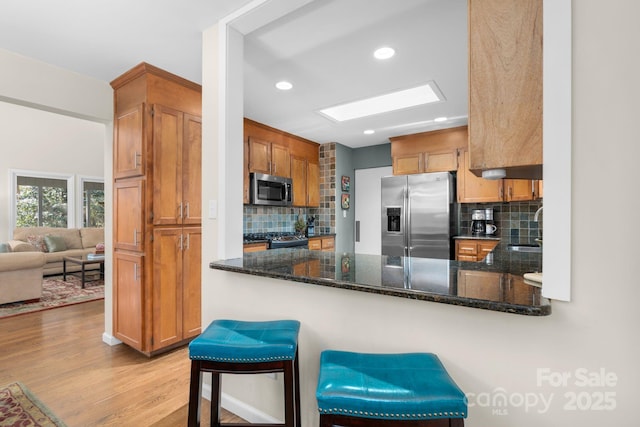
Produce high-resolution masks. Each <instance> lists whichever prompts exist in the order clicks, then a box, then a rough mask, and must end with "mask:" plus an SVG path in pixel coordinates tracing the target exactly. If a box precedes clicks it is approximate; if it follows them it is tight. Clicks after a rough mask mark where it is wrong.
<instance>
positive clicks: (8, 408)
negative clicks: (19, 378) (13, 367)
mask: <svg viewBox="0 0 640 427" xmlns="http://www.w3.org/2000/svg"><path fill="white" fill-rule="evenodd" d="M0 426H3V427H66V425H65V423H63V422H62V421H61V420H60V419H58V418H57V417H56V416H55V415H54V414H53V413H52V412H51V410H50V409H49V408H47V407H46V406H45V404H44V403H42V402H40V400H38V398H37V397H35V396H34V395H33V393H31V392H30V391H29V389H28V388H27V387H26V386H25V385H24V384H21V383H19V382H16V383H13V384H9V385H8V386H6V387H2V388H0Z"/></svg>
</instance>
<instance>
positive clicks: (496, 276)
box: [457, 270, 541, 306]
mask: <svg viewBox="0 0 640 427" xmlns="http://www.w3.org/2000/svg"><path fill="white" fill-rule="evenodd" d="M457 283H458V296H461V297H465V298H475V299H484V300H489V301H497V302H507V303H509V304H517V305H527V306H530V305H532V304H536V303H538V302H539V301H540V297H541V296H540V295H541V293H540V291H541V289H540V288H539V287H536V286H531V285H528V284H527V283H525V282H524V278H523V277H522V276H518V275H515V274H508V273H492V272H487V271H472V270H458V282H457Z"/></svg>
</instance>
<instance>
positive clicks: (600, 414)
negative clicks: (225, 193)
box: [203, 0, 640, 427]
mask: <svg viewBox="0 0 640 427" xmlns="http://www.w3.org/2000/svg"><path fill="white" fill-rule="evenodd" d="M638 14H640V3H637V2H634V1H631V0H612V1H610V2H601V1H598V0H581V1H579V2H573V25H574V27H573V74H572V75H573V94H574V95H573V105H574V107H573V140H572V149H573V152H572V166H573V170H572V172H571V179H572V182H573V188H572V190H573V191H572V199H571V206H572V214H571V221H572V224H573V225H572V230H571V246H572V249H573V253H572V260H571V273H572V284H571V285H572V302H570V303H563V302H558V301H554V302H553V306H552V307H553V313H552V314H551V316H548V317H542V318H534V317H526V316H516V315H510V314H505V313H497V312H490V311H484V310H479V309H471V308H464V307H454V306H448V305H444V304H437V303H427V302H420V301H411V300H408V299H401V298H393V297H385V296H378V295H370V294H366V293H358V292H353V291H343V290H338V289H331V288H325V287H318V286H313V285H308V284H301V283H294V282H285V281H279V280H274V279H266V278H260V277H254V276H249V275H240V274H234V273H227V272H222V271H210V270H209V271H207V269H206V268H205V270H204V271H203V273H204V274H203V324H208V322H210V321H211V320H212V319H213V318H216V317H232V318H243V319H268V318H295V319H299V320H301V322H302V330H301V336H300V345H301V348H300V351H301V374H302V384H301V386H302V408H303V420H302V424H303V426H305V427H307V426H313V425H317V409H316V402H315V397H314V392H315V385H316V378H317V371H318V357H319V353H320V351H321V350H322V349H325V348H341V349H351V350H357V351H372V352H379V351H432V352H435V353H437V354H438V355H439V356H440V357H441V359H442V360H443V362H444V363H445V365H446V366H447V368H448V370H449V371H450V373H451V374H452V376H453V377H454V378H455V379H456V381H457V382H458V384H459V385H460V386H461V387H462V388H463V390H464V391H465V392H467V393H470V403H471V404H472V406H471V407H470V413H469V419H468V420H467V422H466V425H468V426H471V427H473V426H493V427H500V426H504V427H507V426H509V427H511V426H518V427H528V426H531V427H533V426H556V425H558V426H560V425H572V426H573V425H581V426H587V427H589V426H594V427H595V426H599V425H612V424H616V422H617V424H619V425H633V424H634V422H633V421H632V420H634V419H635V417H636V414H635V412H636V411H635V406H636V397H637V395H638V393H637V391H636V385H637V384H638V382H639V380H640V370H639V369H637V361H638V358H639V356H640V351H639V349H640V345H639V344H640V343H639V342H638V341H639V340H638V333H637V330H636V327H637V325H638V323H639V322H638V321H639V320H640V319H639V318H640V315H638V310H637V307H636V301H637V300H638V299H639V297H640V291H639V290H638V289H639V288H638V286H637V282H638V281H637V278H635V277H634V272H635V271H634V269H633V266H634V265H635V263H636V252H637V251H636V250H635V248H634V245H635V241H636V240H637V238H638V237H640V236H639V232H638V231H637V230H638V228H637V226H636V225H635V219H634V215H635V213H636V212H638V211H639V208H640V204H639V202H638V197H636V196H637V194H638V189H637V184H636V183H637V181H638V180H637V177H636V176H635V174H634V171H635V169H636V163H637V161H638V160H637V159H638V158H640V147H639V144H637V135H636V134H637V130H636V126H635V121H636V118H637V117H638V116H639V115H640V111H639V108H638V106H637V99H639V97H638V95H640V94H639V93H638V91H639V89H638V85H637V82H636V80H637V76H638V74H639V73H638V71H639V68H640V57H638V55H634V54H633V53H634V52H636V51H637V46H636V44H637V40H640V29H639V27H638V26H637V25H636V22H635V21H636V17H637V16H638ZM594 28H597V30H594ZM208 89H209V88H208V87H205V90H208ZM204 120H205V121H207V120H209V118H208V117H205V118H204ZM221 141H224V140H221ZM217 143H218V142H217V141H216V140H210V141H205V144H214V145H215V144H217ZM236 161H237V162H238V163H237V164H238V167H239V166H240V165H241V163H240V162H241V159H236ZM218 178H219V179H220V180H221V181H224V179H225V178H224V177H223V176H218ZM208 185H209V184H208V183H207V182H206V181H205V182H204V186H205V187H207V186H208ZM220 185H224V182H221V183H220ZM204 191H205V192H206V191H208V190H207V189H206V188H205V189H204ZM630 218H631V220H630ZM238 220H239V219H238ZM597 224H607V225H609V226H610V227H611V229H608V230H606V231H603V230H602V227H596V226H595V225H597ZM216 255H217V253H215V252H212V251H207V248H206V247H205V248H204V252H203V258H204V261H205V263H206V262H207V260H213V259H216ZM552 262H553V260H552ZM581 369H584V371H582V370H581ZM585 372H586V373H588V374H591V375H592V376H593V378H592V380H593V381H592V382H591V383H588V384H585V383H584V382H582V381H581V378H580V377H579V375H580V374H581V373H585ZM602 372H604V373H605V377H606V378H608V380H607V381H608V383H607V384H604V385H602V384H600V383H598V380H599V379H602V378H601V377H600V374H601V373H602ZM543 373H551V374H553V376H554V379H555V376H561V375H565V373H566V375H568V377H566V375H565V377H566V378H567V381H566V383H559V384H551V383H550V381H547V380H546V379H540V378H539V376H540V375H541V374H543ZM554 385H555V386H554ZM224 387H225V392H226V393H228V394H230V395H232V396H234V397H236V398H238V399H241V400H243V401H244V402H247V403H249V404H250V405H252V406H254V407H256V408H257V409H259V410H260V411H264V412H267V413H269V414H271V415H273V416H280V415H281V412H282V411H281V408H280V405H279V404H276V403H275V402H274V401H273V399H274V397H273V396H274V395H275V394H279V393H280V389H281V387H280V385H279V383H278V382H276V381H273V380H270V379H268V378H260V379H252V378H250V377H244V378H235V377H234V378H229V379H226V378H225V386H224ZM500 396H505V397H506V398H507V404H506V406H502V407H499V406H493V407H492V406H491V402H486V401H485V400H483V399H484V398H485V397H488V398H492V397H500ZM573 397H575V398H579V399H578V400H577V402H573V401H572V398H573ZM600 398H602V399H600ZM524 399H527V400H526V401H525V400H524ZM535 399H537V400H535ZM542 399H544V401H543V400H542ZM525 402H529V404H530V406H529V407H525V406H524V403H525ZM572 403H575V404H574V405H572ZM596 403H600V404H601V405H600V406H601V408H609V409H612V410H606V409H605V410H596V408H595V407H594V406H593V405H595V404H596ZM534 404H535V405H534ZM612 406H615V408H611V407H612Z"/></svg>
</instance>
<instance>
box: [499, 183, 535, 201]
mask: <svg viewBox="0 0 640 427" xmlns="http://www.w3.org/2000/svg"><path fill="white" fill-rule="evenodd" d="M503 187H504V190H503V192H504V200H505V201H507V202H521V201H527V200H535V199H536V191H537V187H538V185H537V181H535V180H530V179H505V180H504V182H503Z"/></svg>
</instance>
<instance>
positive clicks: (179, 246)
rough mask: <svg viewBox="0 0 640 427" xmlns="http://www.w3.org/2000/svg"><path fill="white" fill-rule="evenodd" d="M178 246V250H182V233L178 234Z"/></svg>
mask: <svg viewBox="0 0 640 427" xmlns="http://www.w3.org/2000/svg"><path fill="white" fill-rule="evenodd" d="M178 248H179V249H180V250H182V249H183V247H182V234H181V235H180V238H179V239H178Z"/></svg>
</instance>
